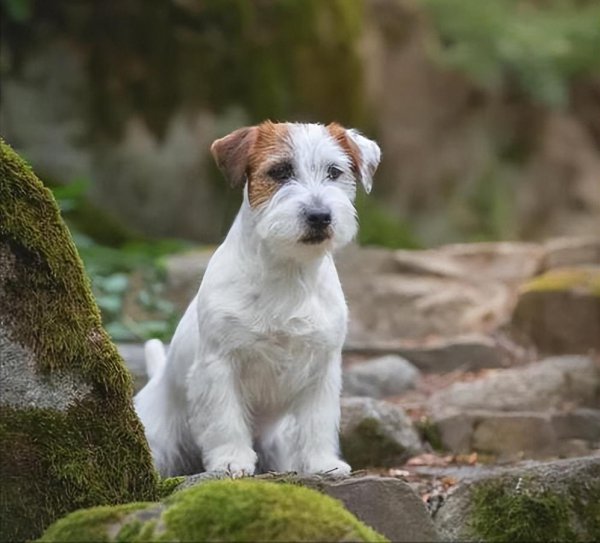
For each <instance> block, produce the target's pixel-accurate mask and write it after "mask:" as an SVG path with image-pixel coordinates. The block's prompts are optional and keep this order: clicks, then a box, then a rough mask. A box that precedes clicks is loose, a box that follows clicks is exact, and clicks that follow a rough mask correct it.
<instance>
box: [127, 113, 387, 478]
mask: <svg viewBox="0 0 600 543" xmlns="http://www.w3.org/2000/svg"><path fill="white" fill-rule="evenodd" d="M286 126H287V131H288V138H289V143H290V146H291V148H292V150H293V164H294V175H293V177H292V179H290V180H289V181H287V182H286V183H285V184H282V186H281V187H280V188H279V189H278V190H277V191H276V192H275V193H274V195H273V196H272V197H271V199H270V200H269V201H268V202H267V203H265V204H264V205H262V206H260V207H257V208H253V207H251V205H250V201H249V196H248V186H247V184H246V186H245V187H244V201H243V203H242V206H241V209H240V211H239V213H238V215H237V218H236V219H235V222H234V223H233V226H232V227H231V229H230V231H229V233H228V235H227V237H226V239H225V241H224V242H223V244H222V245H221V246H220V247H219V248H218V249H217V251H216V252H215V254H214V256H213V257H212V259H211V261H210V263H209V266H208V268H207V270H206V273H205V275H204V278H203V280H202V284H201V285H200V289H199V291H198V293H197V295H196V297H195V298H194V299H193V300H192V302H191V303H190V305H189V307H188V309H187V311H186V312H185V315H184V316H183V318H182V320H181V322H180V323H179V326H178V327H177V330H176V332H175V335H174V337H173V340H172V343H171V347H170V349H169V353H168V356H167V357H166V358H165V353H164V349H163V347H162V345H161V344H160V342H158V341H157V340H151V341H150V342H148V344H147V346H146V356H147V366H148V373H149V375H150V377H151V379H150V381H149V382H148V384H147V385H146V386H145V387H144V388H143V389H142V390H141V391H140V392H139V394H138V395H137V396H136V398H135V406H136V409H137V412H138V414H139V416H140V418H141V420H142V422H143V424H144V427H145V431H146V435H147V438H148V441H149V444H150V448H151V450H152V455H153V458H154V461H155V464H156V467H157V469H158V470H159V472H160V473H161V475H163V476H168V475H175V474H186V473H193V472H198V471H200V470H201V469H202V468H204V469H206V470H207V471H221V472H227V473H230V474H231V475H233V476H239V475H243V474H252V473H254V472H255V469H257V462H258V463H259V469H263V470H267V469H268V470H275V471H297V472H301V473H322V472H330V473H335V474H339V475H344V474H347V473H348V472H349V471H350V466H348V464H347V463H345V462H344V461H343V460H341V459H340V458H339V450H338V449H339V445H338V424H339V416H340V405H339V396H340V386H341V385H340V373H341V348H342V343H343V341H344V337H345V334H346V320H347V308H346V303H345V300H344V295H343V293H342V289H341V286H340V282H339V279H338V276H337V272H336V269H335V266H334V263H333V258H332V254H331V253H332V250H333V249H335V248H337V247H340V246H342V245H344V244H346V243H348V242H349V241H350V240H351V239H352V238H353V237H354V235H355V233H356V229H357V224H356V217H355V210H354V206H353V200H354V197H355V190H356V179H355V174H354V173H353V172H352V169H351V166H352V165H351V163H350V158H349V157H348V156H347V155H346V153H345V152H344V151H343V150H342V148H341V147H340V145H338V143H337V142H336V141H335V139H334V138H333V137H331V136H330V134H329V132H328V131H327V129H326V128H325V127H324V126H322V125H307V124H288V125H286ZM348 133H349V134H348V135H349V137H352V138H353V140H354V141H355V142H356V144H357V146H358V148H359V149H360V151H361V154H362V155H363V156H362V159H363V164H362V166H363V167H362V168H361V171H360V180H361V181H362V183H363V184H364V185H365V188H366V189H367V190H369V189H370V186H371V177H372V175H373V172H374V170H375V168H376V166H377V163H378V162H379V148H378V147H377V145H376V144H375V143H374V142H371V141H370V140H367V139H366V138H364V137H363V136H360V135H359V134H358V133H356V132H354V131H352V132H350V131H348ZM332 164H334V165H336V166H337V167H338V168H339V169H341V170H342V172H343V173H342V174H341V176H340V177H339V178H338V179H336V180H335V181H333V180H331V179H329V178H328V173H327V172H328V168H329V167H330V166H331V165H332ZM314 205H319V206H321V208H323V207H325V208H327V209H329V210H330V211H331V216H332V223H331V232H332V235H331V237H330V238H329V239H326V240H325V241H323V242H320V243H312V244H307V243H302V242H301V241H300V240H301V239H302V237H303V236H304V235H305V234H306V228H307V225H306V214H305V211H306V209H307V208H310V206H314Z"/></svg>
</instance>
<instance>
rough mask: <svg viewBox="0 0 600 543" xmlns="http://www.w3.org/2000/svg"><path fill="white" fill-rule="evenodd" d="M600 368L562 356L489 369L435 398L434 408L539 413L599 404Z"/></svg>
mask: <svg viewBox="0 0 600 543" xmlns="http://www.w3.org/2000/svg"><path fill="white" fill-rule="evenodd" d="M599 385H600V366H599V364H598V362H597V360H595V359H593V358H590V357H585V356H560V357H554V358H548V359H545V360H542V361H540V362H534V363H532V364H529V365H527V366H523V367H515V368H510V369H501V370H488V373H487V374H486V375H484V376H483V377H481V378H479V379H477V380H474V381H471V382H464V383H455V384H453V385H451V386H449V387H447V388H446V389H443V390H441V391H439V392H436V393H434V394H433V395H432V397H431V404H432V409H433V410H434V411H437V412H438V413H451V412H457V411H460V410H468V409H487V410H490V409H494V410H498V411H532V410H533V411H536V410H537V411H539V410H542V409H551V408H556V409H558V408H561V407H565V406H568V405H582V406H585V405H588V406H594V405H596V406H597V405H598V402H600V397H599Z"/></svg>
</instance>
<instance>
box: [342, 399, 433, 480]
mask: <svg viewBox="0 0 600 543" xmlns="http://www.w3.org/2000/svg"><path fill="white" fill-rule="evenodd" d="M340 447H341V450H342V456H343V457H344V459H345V460H346V461H347V462H348V463H349V464H350V465H351V466H352V467H353V468H354V469H362V468H372V467H394V466H398V465H401V464H403V463H404V462H406V460H408V458H410V457H411V456H413V455H415V454H418V453H420V452H422V450H423V444H422V443H421V439H420V438H419V435H418V433H417V431H416V430H415V428H414V426H413V424H412V422H411V420H410V419H409V418H408V416H407V415H406V413H405V412H404V411H403V409H402V408H401V407H399V406H396V405H393V404H390V403H388V402H385V401H378V400H374V399H372V398H364V397H350V398H342V417H341V422H340Z"/></svg>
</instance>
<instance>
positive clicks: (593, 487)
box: [568, 473, 600, 541]
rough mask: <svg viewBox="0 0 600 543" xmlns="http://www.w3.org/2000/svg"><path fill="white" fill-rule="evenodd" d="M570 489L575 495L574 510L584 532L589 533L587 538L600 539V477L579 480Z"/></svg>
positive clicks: (591, 539)
mask: <svg viewBox="0 0 600 543" xmlns="http://www.w3.org/2000/svg"><path fill="white" fill-rule="evenodd" d="M596 475H599V474H598V473H597V474H596ZM568 490H569V493H570V494H571V495H572V496H573V510H574V511H575V513H576V515H575V516H576V517H577V518H578V522H579V525H580V529H581V531H582V533H584V534H587V537H586V539H589V540H590V541H600V478H598V477H590V478H589V479H587V480H585V481H577V482H576V483H574V484H572V485H570V487H569V489H568ZM580 539H583V538H580Z"/></svg>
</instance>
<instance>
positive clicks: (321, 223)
mask: <svg viewBox="0 0 600 543" xmlns="http://www.w3.org/2000/svg"><path fill="white" fill-rule="evenodd" d="M306 222H307V223H308V224H309V225H310V226H311V227H313V228H325V227H326V226H329V225H330V224H331V212H330V211H327V210H323V209H316V210H313V211H308V212H307V213H306Z"/></svg>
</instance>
